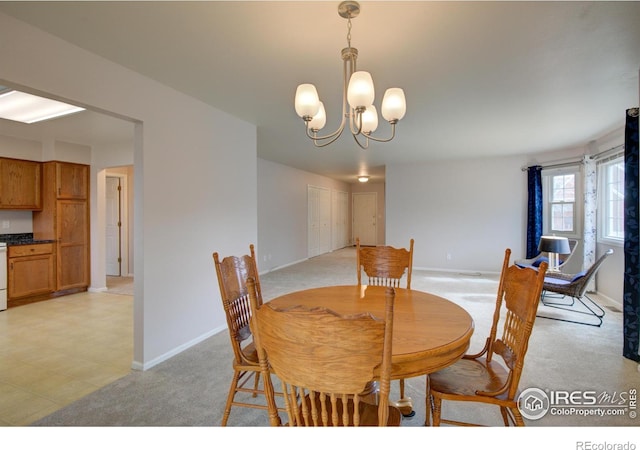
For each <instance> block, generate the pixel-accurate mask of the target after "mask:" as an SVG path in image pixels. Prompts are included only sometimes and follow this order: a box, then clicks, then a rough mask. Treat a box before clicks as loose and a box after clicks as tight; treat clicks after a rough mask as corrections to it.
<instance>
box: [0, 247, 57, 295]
mask: <svg viewBox="0 0 640 450" xmlns="http://www.w3.org/2000/svg"><path fill="white" fill-rule="evenodd" d="M7 257H8V260H7V263H8V264H7V266H8V277H7V281H8V282H7V297H8V299H9V301H11V300H15V299H20V298H23V297H32V296H36V295H42V294H50V293H51V292H53V291H54V290H55V287H56V277H55V259H54V244H29V245H17V246H9V248H8V251H7Z"/></svg>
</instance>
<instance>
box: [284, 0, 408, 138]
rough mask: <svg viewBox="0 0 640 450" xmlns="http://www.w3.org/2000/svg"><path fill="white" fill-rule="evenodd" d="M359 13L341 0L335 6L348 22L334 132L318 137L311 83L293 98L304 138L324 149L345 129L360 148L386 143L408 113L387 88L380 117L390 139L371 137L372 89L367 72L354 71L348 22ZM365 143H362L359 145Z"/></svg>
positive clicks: (374, 119) (399, 95) (374, 118)
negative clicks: (338, 115)
mask: <svg viewBox="0 0 640 450" xmlns="http://www.w3.org/2000/svg"><path fill="white" fill-rule="evenodd" d="M359 13H360V5H359V4H358V2H355V1H343V2H342V3H340V6H339V7H338V14H339V15H340V16H341V17H343V18H345V19H347V20H348V21H349V25H348V30H349V31H348V33H347V47H346V48H343V49H342V52H341V56H342V61H343V66H344V67H343V86H342V116H341V117H342V119H341V122H340V125H339V126H338V129H337V130H336V131H334V132H333V133H330V134H327V135H324V136H319V135H318V131H320V130H321V129H322V128H323V127H324V126H325V125H326V123H327V115H326V111H325V109H324V105H323V104H322V102H321V101H320V97H319V96H318V91H317V90H316V88H315V86H314V85H313V84H309V83H305V84H301V85H299V86H298V88H297V89H296V96H295V101H294V104H295V110H296V113H297V114H298V116H300V117H301V118H302V120H303V121H304V123H305V126H306V133H307V137H308V138H310V139H311V140H313V145H315V146H316V147H325V146H327V145H329V144H331V143H332V142H335V141H336V140H337V139H338V138H339V137H340V136H341V135H342V132H343V131H344V129H345V128H346V127H347V126H348V127H349V131H351V134H352V135H353V137H354V140H355V141H356V143H357V144H358V145H359V146H360V147H361V148H368V147H369V141H370V140H372V141H376V142H389V141H390V140H392V139H393V138H394V137H395V135H396V124H397V123H398V121H399V120H401V119H402V118H403V117H404V115H405V113H406V111H407V102H406V99H405V96H404V91H403V90H402V89H401V88H390V89H387V90H386V91H385V94H384V97H383V99H382V105H381V113H382V117H383V118H384V119H385V120H386V121H387V122H389V124H390V125H391V137H389V138H385V139H383V138H379V137H374V136H373V135H372V133H373V132H374V131H376V129H377V128H378V112H377V110H376V107H375V106H374V105H373V103H374V100H375V87H374V84H373V78H372V77H371V74H370V73H369V72H365V71H358V70H356V60H357V59H358V49H356V48H355V47H352V46H351V19H352V18H354V17H356V16H357V15H358V14H359ZM362 140H364V143H363V142H361V141H362Z"/></svg>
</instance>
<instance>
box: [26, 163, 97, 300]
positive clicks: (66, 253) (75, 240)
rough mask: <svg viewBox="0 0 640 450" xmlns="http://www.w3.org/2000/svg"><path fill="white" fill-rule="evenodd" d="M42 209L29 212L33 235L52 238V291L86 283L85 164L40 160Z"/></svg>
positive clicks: (87, 209) (87, 215)
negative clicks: (54, 258) (53, 253)
mask: <svg viewBox="0 0 640 450" xmlns="http://www.w3.org/2000/svg"><path fill="white" fill-rule="evenodd" d="M42 192H43V195H42V210H41V211H34V213H33V237H34V239H43V240H48V239H52V240H55V241H56V248H55V255H56V289H55V290H56V291H67V290H82V289H86V288H87V287H88V286H89V273H90V272H89V264H90V263H89V258H90V253H89V201H88V199H89V166H87V165H83V164H75V163H66V162H60V161H49V162H45V163H43V164H42Z"/></svg>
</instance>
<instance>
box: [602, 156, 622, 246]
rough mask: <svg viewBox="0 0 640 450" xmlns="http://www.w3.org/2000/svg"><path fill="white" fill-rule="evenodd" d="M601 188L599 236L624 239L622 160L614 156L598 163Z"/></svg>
mask: <svg viewBox="0 0 640 450" xmlns="http://www.w3.org/2000/svg"><path fill="white" fill-rule="evenodd" d="M600 180H601V182H600V185H601V189H602V195H601V199H602V206H601V207H602V214H601V227H600V229H601V238H603V239H611V240H613V241H617V242H621V241H623V240H624V161H623V159H622V158H616V159H613V160H611V161H607V162H603V163H602V164H600Z"/></svg>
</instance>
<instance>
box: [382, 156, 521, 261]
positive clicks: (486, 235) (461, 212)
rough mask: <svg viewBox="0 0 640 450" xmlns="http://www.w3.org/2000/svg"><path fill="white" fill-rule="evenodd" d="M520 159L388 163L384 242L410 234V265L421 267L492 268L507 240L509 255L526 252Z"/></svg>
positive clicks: (502, 252)
mask: <svg viewBox="0 0 640 450" xmlns="http://www.w3.org/2000/svg"><path fill="white" fill-rule="evenodd" d="M524 162H525V159H524V158H523V157H511V158H493V159H478V160H464V161H441V162H433V163H428V164H422V165H420V164H412V165H390V166H387V180H386V181H387V243H388V244H389V245H395V244H394V243H396V242H400V243H404V242H406V241H407V240H408V239H409V238H411V237H413V238H414V239H415V244H414V257H413V264H414V267H416V268H422V269H436V270H441V269H443V270H456V271H457V270H459V271H482V272H497V271H500V267H501V265H502V260H503V258H504V250H505V248H507V247H509V248H511V250H512V255H513V258H514V259H515V258H521V257H524V254H523V253H524V244H523V238H522V236H523V230H524V229H525V228H526V198H527V197H526V176H525V175H524V173H523V172H522V171H521V170H520V168H521V166H522V165H523V164H524ZM523 202H524V205H525V207H524V208H523V207H522V205H523ZM447 255H450V259H447Z"/></svg>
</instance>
